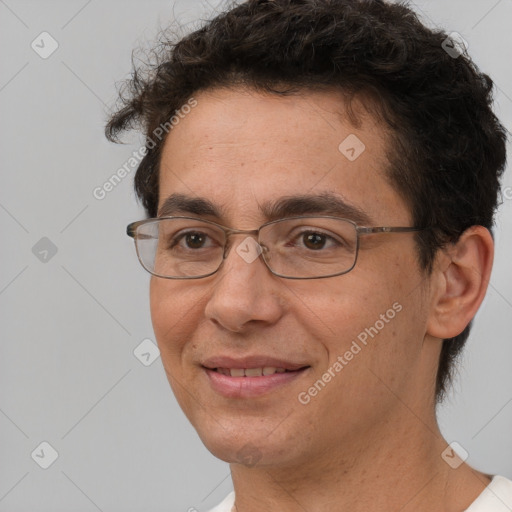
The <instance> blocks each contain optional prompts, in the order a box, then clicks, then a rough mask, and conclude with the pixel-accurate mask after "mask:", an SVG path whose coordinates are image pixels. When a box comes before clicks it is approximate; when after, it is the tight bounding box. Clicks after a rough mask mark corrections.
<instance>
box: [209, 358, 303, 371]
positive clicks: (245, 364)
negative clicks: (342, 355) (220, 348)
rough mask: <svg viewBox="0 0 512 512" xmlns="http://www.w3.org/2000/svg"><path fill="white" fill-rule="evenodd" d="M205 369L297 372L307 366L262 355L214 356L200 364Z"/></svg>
mask: <svg viewBox="0 0 512 512" xmlns="http://www.w3.org/2000/svg"><path fill="white" fill-rule="evenodd" d="M202 365H203V366H205V367H206V368H210V369H214V368H265V367H273V368H284V369H285V370H298V369H299V368H304V367H306V366H309V365H308V364H304V363H292V362H290V361H284V360H283V359H277V358H275V357H269V356H264V355H255V356H249V357H239V358H237V357H231V356H215V357H210V358H209V359H206V360H205V361H203V363H202Z"/></svg>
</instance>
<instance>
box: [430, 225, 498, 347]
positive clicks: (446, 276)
mask: <svg viewBox="0 0 512 512" xmlns="http://www.w3.org/2000/svg"><path fill="white" fill-rule="evenodd" d="M493 257H494V242H493V239H492V236H491V234H490V232H489V230H488V229H486V228H484V227H483V226H471V227H470V228H468V229H467V230H466V231H464V233H462V235H461V236H460V238H459V240H458V241H457V242H456V243H454V244H450V245H449V246H448V247H447V248H446V249H445V250H444V251H443V254H442V256H441V258H439V259H438V261H437V265H436V267H435V269H434V270H433V274H434V275H433V276H432V277H433V279H432V302H431V312H430V317H429V320H428V324H427V333H428V334H430V335H431V336H434V337H436V338H440V339H446V338H453V337H455V336H457V335H458V334H460V333H461V332H462V331H463V330H464V329H465V327H466V326H467V325H468V324H469V322H470V321H471V319H472V318H473V317H474V316H475V314H476V312H477V310H478V308H479V307H480V304H481V303H482V301H483V300H484V297H485V293H486V291H487V286H488V283H489V280H490V276H491V270H492V263H493Z"/></svg>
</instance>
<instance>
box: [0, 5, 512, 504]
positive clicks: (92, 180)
mask: <svg viewBox="0 0 512 512" xmlns="http://www.w3.org/2000/svg"><path fill="white" fill-rule="evenodd" d="M212 5H213V6H214V5H218V3H217V4H212ZM413 5H415V6H416V8H417V10H419V11H420V12H421V13H422V16H423V17H424V20H425V22H426V23H427V24H429V25H432V24H438V25H440V26H442V27H443V28H445V29H447V31H448V32H451V31H457V32H459V33H460V34H462V35H463V37H464V38H465V39H466V40H467V42H468V44H469V52H470V54H471V55H472V56H473V57H474V59H475V61H476V63H477V64H478V65H479V66H480V68H481V69H482V70H484V71H486V72H487V73H489V74H490V75H491V77H492V78H493V79H494V80H495V82H496V85H497V87H498V91H497V94H496V109H497V112H498V115H499V116H500V118H501V120H502V122H503V123H504V124H505V125H506V127H507V129H508V130H509V131H511V130H512V68H511V66H510V62H512V58H511V57H512V56H511V47H512V44H511V43H512V34H511V30H510V20H511V19H512V0H500V1H495V0H492V1H489V2H488V1H471V2H470V1H462V0H458V1H450V2H445V1H444V0H432V1H428V0H422V1H420V0H418V1H416V2H415V3H413ZM214 9H215V7H210V6H208V5H207V4H206V3H201V2H192V1H186V2H185V1H183V0H182V1H177V2H170V1H162V0H152V1H149V0H144V1H133V0H130V1H127V0H123V1H121V0H119V1H115V0H109V1H102V2H100V1H99V0H92V1H86V0H76V1H75V0H73V1H62V0H60V1H57V0H53V1H50V0H47V1H35V0H31V1H28V0H0V41H1V45H2V46H1V48H2V59H1V78H0V108H1V113H2V115H1V117H0V123H1V133H2V137H1V138H0V147H1V153H0V154H1V165H2V171H1V178H2V182H1V183H2V184H1V187H0V226H1V233H2V236H1V240H2V265H1V267H0V315H1V326H2V337H1V340H2V348H1V355H0V390H1V391H0V432H1V436H0V511H10V512H14V511H22V510H24V511H26V510H31V511H34V512H39V511H50V510H51V511H54V512H57V511H96V510H102V511H105V512H107V511H121V510H122V511H135V510H138V511H140V510H151V511H160V510H161V511H164V510H165V511H171V510H172V511H181V510H183V511H185V510H188V509H189V508H190V507H195V508H196V509H197V510H200V511H202V510H207V509H208V508H209V507H210V506H212V505H213V504H215V503H217V502H218V501H220V500H221V499H222V498H223V497H224V496H225V494H227V492H229V490H230V489H231V481H230V478H229V466H228V465H227V464H225V463H224V462H221V461H219V460H217V459H215V458H214V457H213V456H212V455H211V454H210V453H209V452H208V451H207V450H206V449H205V448H204V447H203V445H202V444H201V442H200V440H199V438H198V436H197V435H196V433H195V431H194V430H193V428H192V427H191V426H190V425H189V423H188V421H187V420H186V418H185V417H184V415H183V413H182V412H181V410H180V409H179V407H178V406H177V404H176V401H175V399H174V397H173V396H172V393H171V390H170V387H169V385H168V382H167V379H166V377H165V373H164V371H163V368H162V365H161V360H160V359H159V358H157V359H156V360H155V361H154V362H153V363H152V364H150V365H149V366H145V365H144V364H142V362H141V360H140V359H138V358H137V357H136V356H135V354H134V350H135V349H136V347H137V346H138V345H139V344H140V343H141V342H142V341H143V340H145V339H150V340H152V341H154V337H153V333H152V328H151V323H150V316H149V307H148V282H149V274H146V273H145V272H144V271H143V269H142V268H141V267H140V266H139V263H138V261H137V260H136V257H135V252H134V248H133V244H132V241H131V240H130V239H129V238H128V237H127V236H126V235H125V226H126V224H128V222H130V221H133V220H137V219H140V218H143V211H142V209H141V208H140V206H139V205H137V203H136V201H135V196H134V194H133V192H132V180H133V174H134V171H132V172H131V173H130V174H129V175H128V176H127V177H126V178H125V179H124V180H123V181H122V182H121V183H120V184H119V185H118V186H117V187H115V189H114V190H112V191H111V192H110V193H108V194H107V196H106V197H105V198H104V199H103V200H97V199H95V198H94V196H93V193H92V192H93V190H94V188H95V187H98V186H101V185H102V184H103V183H104V182H105V181H106V180H108V178H109V177H110V176H112V174H113V173H115V172H116V170H117V169H119V168H120V167H121V166H122V165H123V164H124V163H125V162H126V161H127V159H128V158H129V157H130V156H131V154H132V152H133V151H134V150H136V149H138V147H139V143H138V141H139V140H140V139H139V138H138V136H137V135H135V134H134V135H132V136H131V139H129V140H131V144H127V145H124V146H123V145H112V144H110V143H108V142H107V141H106V140H105V139H104V137H103V128H104V121H105V119H106V112H107V108H108V107H110V106H112V105H113V103H114V101H115V99H116V91H115V87H114V83H115V82H116V81H119V80H121V79H123V78H125V77H127V76H128V74H129V72H130V70H131V64H130V53H131V50H132V48H135V47H138V46H140V45H145V44H146V43H147V42H148V41H149V42H150V41H151V39H152V38H153V36H154V35H155V34H156V33H157V31H158V29H159V27H160V26H166V25H167V24H168V22H169V21H170V20H171V19H173V17H176V18H178V19H179V20H181V22H182V23H183V22H190V21H191V20H194V19H197V18H201V17H202V18H205V17H207V16H209V13H211V12H212V10H214ZM43 31H47V32H49V33H50V34H51V36H52V37H53V38H54V39H55V40H56V41H57V42H58V44H59V47H58V49H57V50H56V51H55V53H53V54H52V55H51V56H49V57H48V58H46V59H43V58H41V57H40V56H39V54H38V53H36V51H34V50H33V49H32V48H31V43H32V41H34V40H35V41H36V43H37V42H38V41H39V46H40V47H41V46H42V44H43V43H41V42H40V40H41V37H38V36H39V34H41V32H43ZM45 37H46V36H45ZM49 48H51V46H50V40H49V39H45V43H44V50H45V51H47V50H48V49H49ZM40 51H43V48H40ZM509 151H510V144H509ZM504 187H507V188H506V191H507V192H506V197H505V198H504V202H503V204H502V206H501V208H500V211H499V215H498V219H497V228H496V242H497V252H496V258H495V265H494V269H493V274H492V280H491V284H490V288H489V292H488V294H487V298H486V299H485V302H484V304H483V306H482V308H481V309H480V311H479V313H478V315H477V319H476V322H475V325H474V329H473V331H472V335H471V337H470V339H469V342H468V344H467V350H466V352H465V356H464V358H463V360H462V365H461V369H460V372H459V377H458V379H457V382H456V385H455V390H454V392H453V393H452V394H451V396H450V398H449V399H448V400H447V401H446V404H445V405H444V406H443V407H442V408H441V409H440V423H441V426H442V431H443V433H444V435H445V437H446V438H447V440H448V441H449V442H451V441H457V442H459V443H460V444H461V445H462V446H463V447H464V448H465V449H466V450H467V451H468V452H469V460H468V461H469V463H470V464H472V465H473V466H475V467H477V468H478V469H480V470H482V471H486V472H489V473H493V474H495V473H499V474H502V475H505V476H507V477H509V478H512V457H511V455H512V436H511V434H510V433H511V432H512V428H511V427H512V372H511V371H510V363H511V361H512V344H511V343H510V339H511V335H510V329H511V326H512V322H511V318H512V286H511V281H512V280H511V279H510V277H511V273H512V272H511V270H510V258H511V256H512V252H511V251H512V215H511V214H512V175H511V172H510V169H509V170H508V171H507V174H506V176H505V180H504ZM43 237H47V238H48V239H49V240H51V244H53V245H51V244H50V243H49V242H48V241H47V240H43V241H40V240H41V239H42V238H43ZM34 246H35V248H34ZM55 248H56V249H57V252H56V253H55V254H53V252H54V251H55ZM52 249H53V252H52ZM45 250H46V251H48V252H47V253H45V252H44V251H45ZM146 343H147V342H146ZM148 357H149V356H145V358H146V359H147V358H148ZM143 360H144V358H143ZM43 441H46V442H48V443H49V444H50V445H51V446H52V447H53V448H54V449H55V450H56V451H57V452H58V458H57V459H56V460H55V462H54V463H53V464H52V465H51V466H50V467H49V468H48V469H42V468H41V467H40V466H39V464H41V463H44V460H43V459H45V458H46V459H45V460H46V461H48V460H50V459H49V457H50V452H49V450H48V448H44V446H43V448H42V449H43V452H41V447H40V446H39V445H40V443H41V442H43ZM34 450H35V454H34V455H33V456H32V455H31V454H32V453H33V452H34ZM37 454H39V456H38V455H37ZM43 454H44V455H43ZM36 461H37V463H36Z"/></svg>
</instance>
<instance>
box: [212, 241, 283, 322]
mask: <svg viewBox="0 0 512 512" xmlns="http://www.w3.org/2000/svg"><path fill="white" fill-rule="evenodd" d="M261 251H262V248H261V247H260V246H259V245H258V243H257V241H256V240H255V238H254V237H249V236H247V235H242V234H237V235H232V236H231V237H230V244H229V245H228V246H226V250H225V259H224V260H223V263H222V265H221V267H220V268H219V270H218V271H217V273H216V274H214V275H213V276H212V277H213V279H214V280H215V281H214V282H213V284H212V286H213V288H212V290H213V291H212V294H211V296H210V298H209V300H208V302H207V304H206V307H205V316H206V318H208V319H210V320H212V321H214V322H215V323H217V324H219V325H220V326H222V327H224V328H225V329H227V330H230V331H233V332H242V331H244V329H246V328H247V326H248V325H253V324H254V323H262V324H263V323H264V324H273V323H275V322H277V321H278V320H279V318H280V317H281V316H282V314H283V308H282V306H283V303H284V301H283V300H282V296H281V293H282V290H281V288H282V283H280V278H279V277H277V276H274V275H273V274H272V273H271V272H270V270H269V269H268V268H267V266H266V265H265V262H264V261H263V259H262V257H261Z"/></svg>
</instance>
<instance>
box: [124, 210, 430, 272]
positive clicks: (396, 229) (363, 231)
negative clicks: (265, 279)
mask: <svg viewBox="0 0 512 512" xmlns="http://www.w3.org/2000/svg"><path fill="white" fill-rule="evenodd" d="M166 219H189V220H195V221H200V222H205V223H207V224H212V225H214V226H216V227H218V228H220V229H221V230H222V231H224V234H225V236H226V244H225V245H224V252H223V254H222V260H221V262H220V263H219V266H218V267H217V268H216V269H215V270H214V271H213V272H210V273H209V274H203V275H200V276H190V277H189V276H176V277H174V276H164V275H160V274H157V273H155V272H151V271H150V270H149V269H148V268H146V266H145V265H144V263H143V262H142V259H141V256H140V254H139V248H138V246H137V228H138V227H139V226H142V225H144V224H148V223H150V222H155V221H160V220H166ZM296 219H335V220H342V221H345V222H348V223H350V224H352V225H353V226H354V228H355V231H356V235H357V238H356V250H355V256H354V263H353V264H352V266H351V267H350V268H349V269H348V270H344V271H343V272H337V273H335V274H329V275H327V276H318V277H290V276H285V275H282V274H278V273H277V272H274V271H273V270H272V269H271V268H270V266H269V264H268V263H267V261H266V259H265V257H264V256H263V255H264V253H265V250H268V248H267V247H266V246H264V245H261V244H260V242H259V237H260V231H261V229H263V228H264V227H265V226H269V225H271V224H275V223H277V222H283V221H287V220H296ZM425 229H426V228H419V227H415V226H358V225H357V223H355V222H354V221H352V220H350V219H345V218H343V217H336V216H332V215H298V216H294V217H284V218H282V219H277V220H272V221H270V222H266V223H265V224H262V225H261V226H260V227H259V228H258V229H234V228H228V227H227V226H223V225H222V224H219V223H218V222H214V221H211V220H206V219H201V218H199V217H188V216H179V215H178V216H169V217H152V218H148V219H144V220H138V221H135V222H131V223H130V224H128V226H126V234H127V235H128V236H129V237H131V238H133V240H134V242H135V251H136V252H137V258H138V260H139V262H140V264H141V265H142V267H143V268H144V270H146V271H147V272H149V273H150V274H151V275H153V276H155V277H160V278H162V279H202V278H204V277H209V276H211V275H213V274H215V273H216V272H218V271H219V269H220V268H221V267H222V264H223V263H224V260H225V259H226V250H227V247H228V240H229V237H230V236H231V235H238V234H246V235H256V237H257V242H258V245H259V246H260V247H261V249H262V253H261V256H263V258H262V260H263V262H264V263H265V266H266V267H267V268H268V270H270V272H271V273H272V274H273V275H275V276H277V277H281V278H283V279H325V278H327V277H336V276H341V275H343V274H347V273H348V272H350V271H351V270H352V269H353V268H354V267H355V266H356V263H357V257H358V254H359V237H360V235H371V234H375V233H411V232H418V231H424V230H425Z"/></svg>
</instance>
